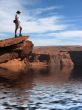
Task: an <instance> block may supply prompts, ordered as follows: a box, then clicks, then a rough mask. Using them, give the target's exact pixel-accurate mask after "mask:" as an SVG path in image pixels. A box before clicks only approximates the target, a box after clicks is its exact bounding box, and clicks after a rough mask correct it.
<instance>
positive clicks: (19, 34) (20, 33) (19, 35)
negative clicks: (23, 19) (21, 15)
mask: <svg viewBox="0 0 82 110" xmlns="http://www.w3.org/2000/svg"><path fill="white" fill-rule="evenodd" d="M21 32H22V27H21V26H20V33H19V36H22V34H21Z"/></svg>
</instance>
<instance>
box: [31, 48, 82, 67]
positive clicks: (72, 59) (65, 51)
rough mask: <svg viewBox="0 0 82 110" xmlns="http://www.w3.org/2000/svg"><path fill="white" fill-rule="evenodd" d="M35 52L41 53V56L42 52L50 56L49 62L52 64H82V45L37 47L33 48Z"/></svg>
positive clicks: (68, 65)
mask: <svg viewBox="0 0 82 110" xmlns="http://www.w3.org/2000/svg"><path fill="white" fill-rule="evenodd" d="M33 52H34V53H36V54H40V56H41V55H42V54H45V55H47V56H49V57H50V61H49V64H50V65H51V66H61V67H64V66H67V67H74V66H82V47H81V46H58V47H57V46H54V47H37V48H35V49H34V50H33ZM36 56H37V55H36ZM35 59H36V58H35Z"/></svg>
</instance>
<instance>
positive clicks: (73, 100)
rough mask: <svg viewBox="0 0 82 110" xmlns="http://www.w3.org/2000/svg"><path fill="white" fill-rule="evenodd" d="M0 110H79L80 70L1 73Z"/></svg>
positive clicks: (81, 109)
mask: <svg viewBox="0 0 82 110" xmlns="http://www.w3.org/2000/svg"><path fill="white" fill-rule="evenodd" d="M0 110H82V71H81V68H75V69H72V68H66V67H64V68H58V67H55V68H43V69H38V70H33V69H29V70H28V71H27V72H21V73H12V72H10V71H7V70H3V69H0Z"/></svg>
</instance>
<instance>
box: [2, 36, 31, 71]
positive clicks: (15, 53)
mask: <svg viewBox="0 0 82 110" xmlns="http://www.w3.org/2000/svg"><path fill="white" fill-rule="evenodd" d="M27 39H28V36H22V37H17V38H10V39H6V40H3V41H0V67H3V68H7V69H8V68H10V67H11V68H10V69H11V70H12V69H13V70H16V69H18V68H20V69H21V68H23V67H25V65H26V64H25V63H24V61H23V60H24V59H26V60H28V57H29V55H30V54H31V53H32V49H33V43H32V42H31V41H29V40H27ZM16 67H18V68H16Z"/></svg>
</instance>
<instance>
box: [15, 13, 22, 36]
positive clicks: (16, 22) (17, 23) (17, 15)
mask: <svg viewBox="0 0 82 110" xmlns="http://www.w3.org/2000/svg"><path fill="white" fill-rule="evenodd" d="M20 14H21V12H20V11H17V12H16V15H15V20H14V21H13V22H14V23H15V37H17V30H18V29H19V36H22V34H21V32H22V26H21V22H20Z"/></svg>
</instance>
